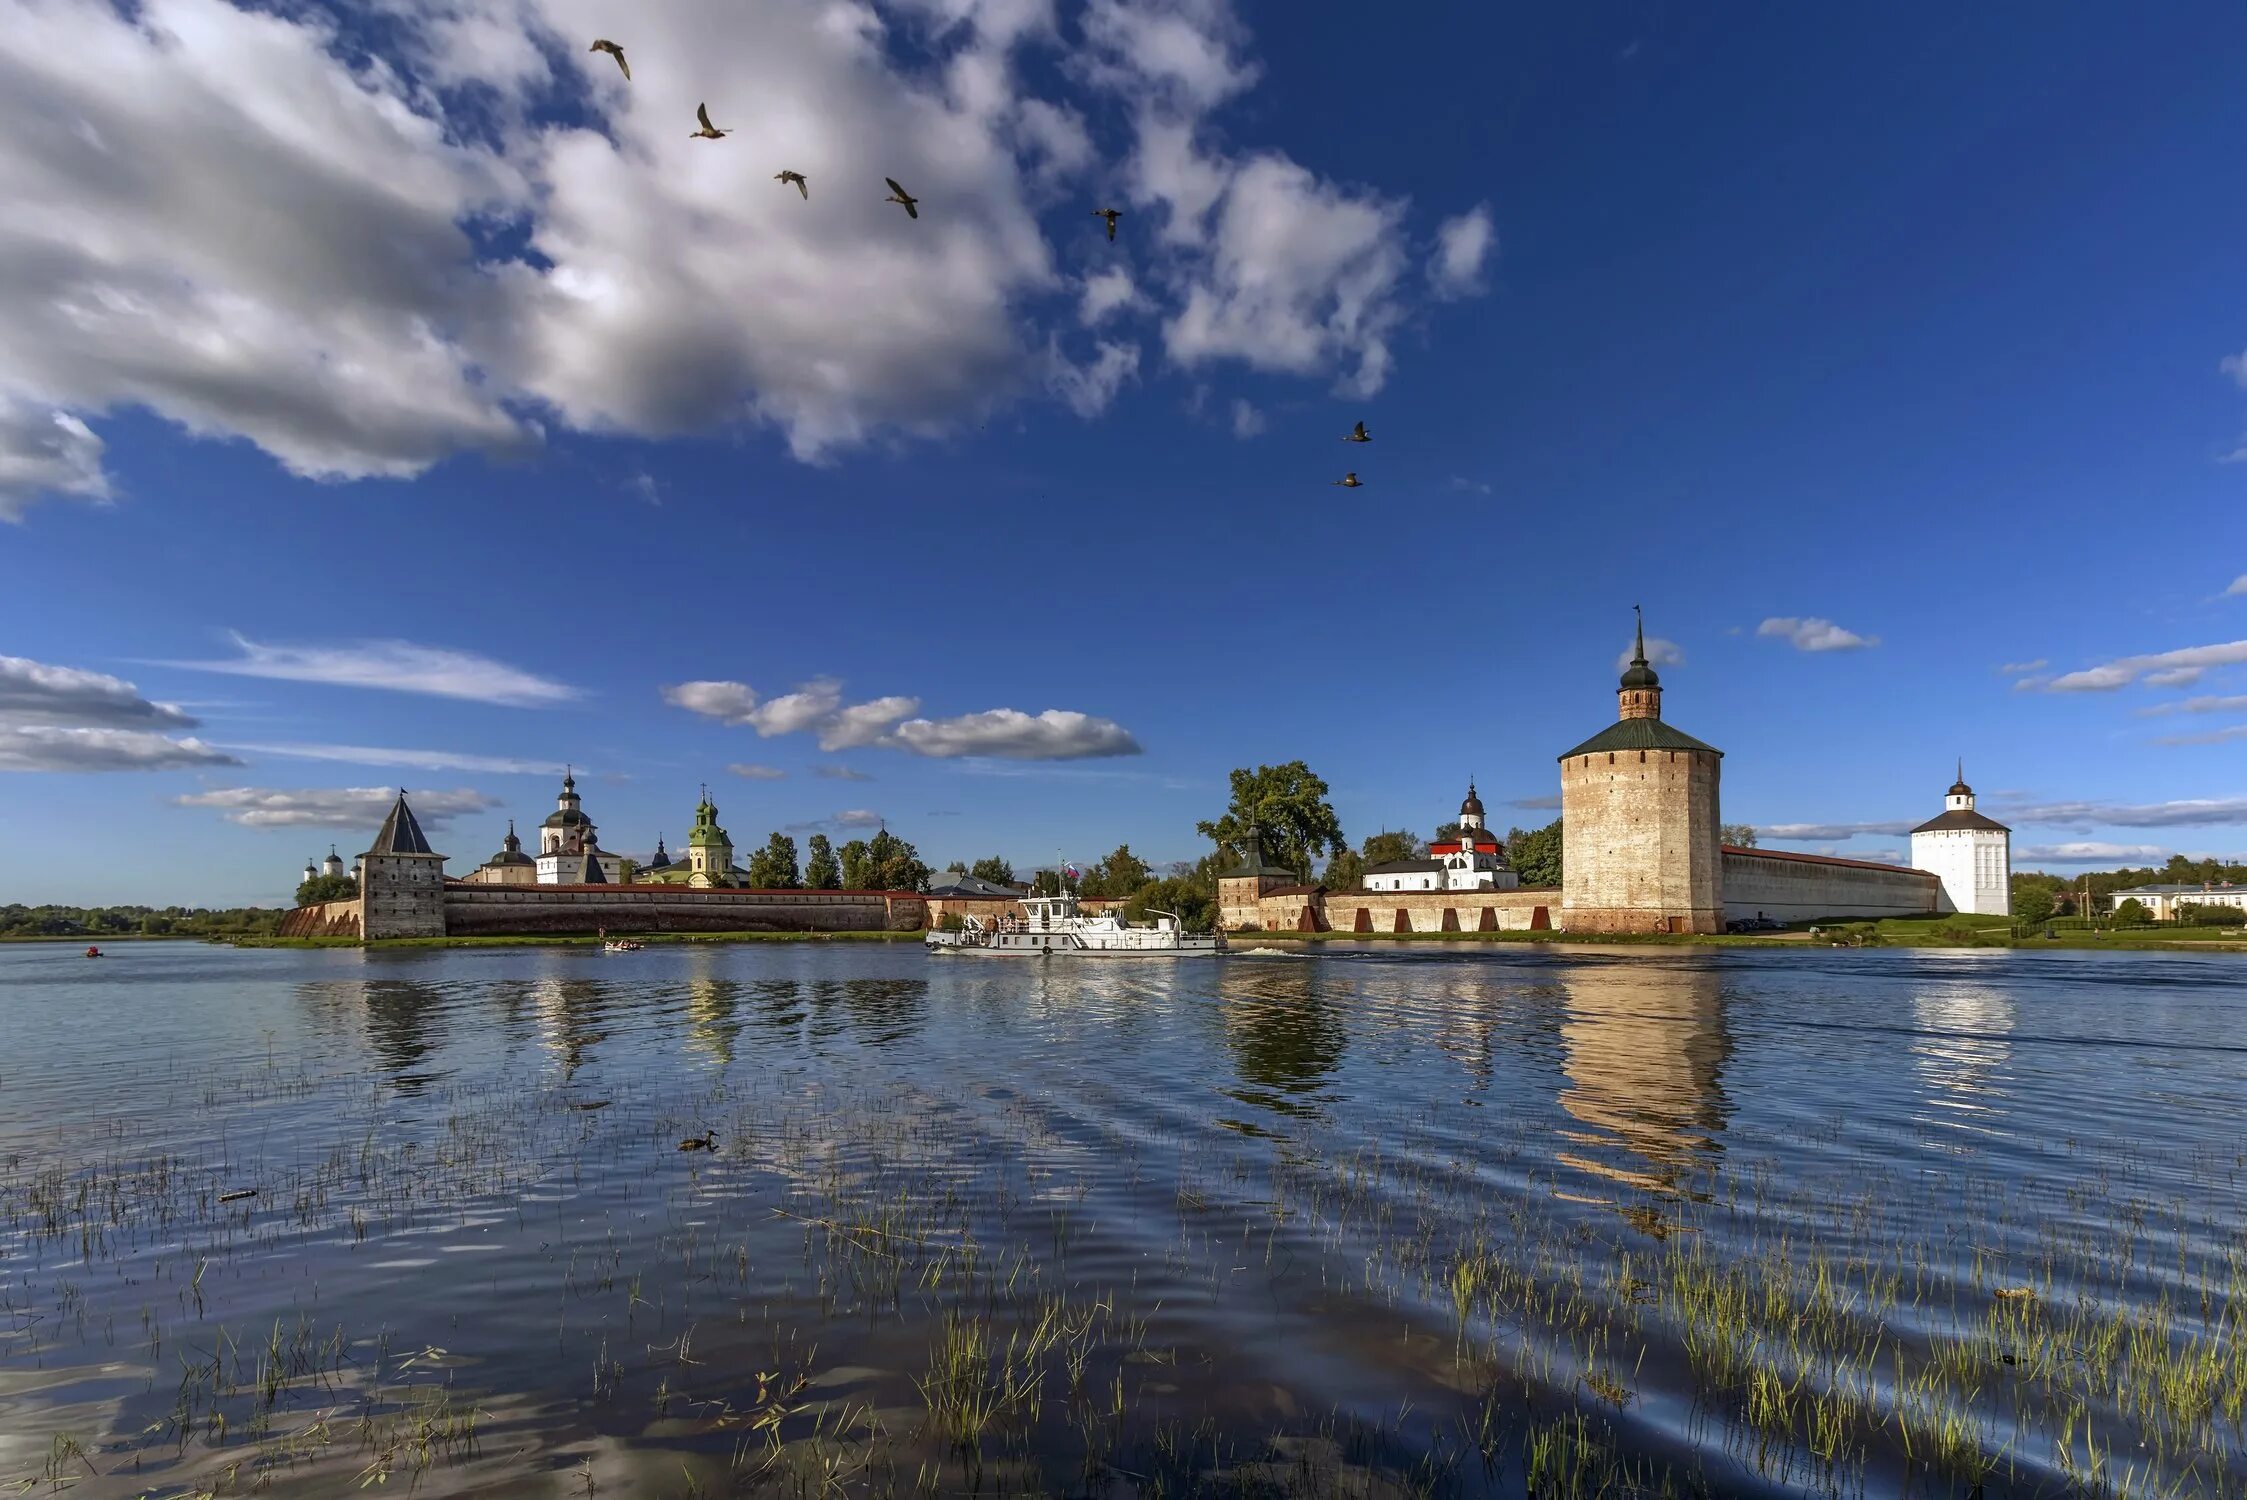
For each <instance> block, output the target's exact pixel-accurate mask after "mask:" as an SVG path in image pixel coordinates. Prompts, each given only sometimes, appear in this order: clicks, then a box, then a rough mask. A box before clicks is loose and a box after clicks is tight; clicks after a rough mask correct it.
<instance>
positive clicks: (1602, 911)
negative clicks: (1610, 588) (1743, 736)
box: [1560, 607, 1724, 932]
mask: <svg viewBox="0 0 2247 1500" xmlns="http://www.w3.org/2000/svg"><path fill="white" fill-rule="evenodd" d="M1634 608H1635V607H1634ZM1723 762H1724V752H1723V751H1721V750H1719V749H1717V748H1716V747H1715V746H1713V745H1708V744H1704V743H1703V742H1701V741H1700V740H1697V739H1695V738H1694V737H1693V736H1691V735H1689V734H1687V733H1685V732H1684V731H1683V730H1680V729H1676V728H1673V727H1672V726H1671V725H1669V724H1667V723H1665V722H1664V721H1663V718H1662V679H1661V677H1660V675H1659V674H1658V673H1656V672H1655V670H1654V667H1653V664H1652V663H1651V662H1650V661H1648V660H1647V656H1646V624H1645V619H1644V616H1643V615H1642V616H1641V617H1640V620H1639V623H1638V627H1637V635H1636V638H1635V640H1634V643H1633V648H1632V652H1631V659H1630V662H1629V664H1628V665H1627V666H1625V667H1624V669H1623V675H1622V680H1621V681H1620V683H1618V685H1617V688H1616V715H1615V722H1614V723H1612V724H1610V725H1608V726H1607V727H1606V728H1605V729H1603V730H1601V731H1600V732H1599V733H1598V734H1595V735H1593V736H1592V737H1591V738H1590V739H1588V740H1586V741H1584V742H1583V743H1582V744H1581V745H1578V746H1576V747H1575V748H1574V749H1573V750H1570V751H1568V752H1566V753H1565V754H1563V755H1562V756H1561V757H1560V807H1561V926H1562V927H1563V928H1564V929H1571V930H1575V931H1579V932H1718V931H1721V930H1722V929H1723V926H1724V867H1723V852H1722V844H1721V840H1720V839H1719V836H1718V828H1719V824H1720V813H1719V808H1718V783H1719V779H1720V776H1721V773H1722V769H1723Z"/></svg>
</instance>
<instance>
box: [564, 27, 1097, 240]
mask: <svg viewBox="0 0 2247 1500" xmlns="http://www.w3.org/2000/svg"><path fill="white" fill-rule="evenodd" d="M585 50H587V51H588V52H606V53H607V54H608V55H609V56H611V57H613V58H615V59H616V66H617V68H618V70H619V71H620V72H622V73H623V74H624V80H625V82H627V83H629V82H631V81H632V65H631V64H630V63H629V62H626V61H625V60H624V47H623V45H622V44H621V43H618V42H612V41H610V40H609V39H608V38H607V37H605V36H604V37H600V38H598V39H596V40H595V41H594V43H593V45H592V46H590V47H588V48H586V49H585ZM694 118H695V123H696V124H697V126H699V127H700V128H698V129H695V130H690V131H688V132H687V139H689V140H701V141H722V140H724V139H725V138H726V137H727V136H729V135H732V134H733V132H732V131H731V130H730V129H726V128H723V127H720V126H717V125H713V124H711V123H710V106H709V105H708V104H707V103H704V104H697V105H696V106H695V107H694ZM772 180H773V181H775V182H777V183H779V184H780V185H781V186H783V187H792V188H794V189H795V190H796V191H797V193H798V194H799V195H801V196H802V198H803V200H804V201H805V202H806V203H809V202H810V201H811V182H810V180H809V179H808V178H806V177H805V176H804V174H803V173H801V172H793V171H789V170H788V169H786V168H782V169H781V170H780V171H778V172H775V173H773V176H772ZM882 181H884V182H886V183H888V184H889V196H888V197H887V198H884V199H883V200H882V201H883V202H884V203H894V204H896V205H897V206H898V207H899V208H902V209H904V210H905V217H906V218H908V219H917V218H919V217H920V216H921V200H920V199H918V198H916V197H914V196H913V195H912V194H911V193H908V192H906V191H905V189H904V187H903V185H902V184H900V183H899V182H898V180H897V179H896V178H894V177H884V178H883V179H882ZM1092 216H1093V217H1094V218H1096V219H1105V220H1107V221H1108V239H1109V241H1110V242H1111V243H1112V242H1113V241H1114V240H1115V238H1116V221H1117V220H1118V219H1120V218H1122V217H1123V210H1122V209H1118V208H1096V209H1094V210H1093V211H1092Z"/></svg>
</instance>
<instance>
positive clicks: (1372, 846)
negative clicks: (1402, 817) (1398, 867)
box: [1358, 828, 1428, 865]
mask: <svg viewBox="0 0 2247 1500" xmlns="http://www.w3.org/2000/svg"><path fill="white" fill-rule="evenodd" d="M1427 853H1428V846H1427V845H1426V844H1423V843H1421V842H1420V835H1418V834H1416V833H1407V832H1405V831H1404V830H1403V829H1401V828H1400V829H1398V830H1397V831H1396V832H1395V833H1389V832H1386V831H1384V832H1381V833H1375V834H1369V835H1367V837H1366V841H1365V842H1364V843H1363V844H1361V845H1359V846H1358V857H1359V858H1360V859H1362V860H1364V861H1365V862H1366V864H1367V865H1385V864H1390V863H1393V862H1394V861H1396V860H1400V859H1425V858H1426V857H1427Z"/></svg>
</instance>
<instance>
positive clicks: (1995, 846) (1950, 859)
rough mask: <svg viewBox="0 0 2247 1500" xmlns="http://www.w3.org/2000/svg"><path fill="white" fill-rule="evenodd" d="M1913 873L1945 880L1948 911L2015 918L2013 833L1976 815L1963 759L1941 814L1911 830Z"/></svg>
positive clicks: (1943, 897) (1990, 819)
mask: <svg viewBox="0 0 2247 1500" xmlns="http://www.w3.org/2000/svg"><path fill="white" fill-rule="evenodd" d="M1912 868H1913V869H1915V870H1926V871H1928V872H1929V873H1930V874H1933V875H1936V876H1938V877H1940V878H1941V880H1942V882H1943V896H1942V909H1943V910H1944V911H1960V912H1973V913H1978V914H1981V915H1985V916H1995V917H2009V916H2011V915H2012V914H2013V830H2012V829H2010V828H2008V827H2006V826H2005V825H2004V824H2003V823H2000V822H1998V821H1997V820H1996V819H1994V818H1989V817H1985V816H1984V815H1983V814H1981V813H1978V812H1976V811H1975V810H1974V789H1973V788H1972V787H1970V786H1968V785H1967V784H1966V762H1965V761H1963V760H1962V761H1960V762H1959V763H1958V779H1957V780H1956V781H1954V782H1952V783H1951V789H1950V791H1949V792H1947V793H1945V794H1944V796H1943V811H1942V814H1941V815H1940V816H1939V817H1933V818H1929V819H1928V820H1927V821H1926V822H1924V823H1922V824H1920V825H1919V826H1918V827H1917V828H1914V829H1913V830H1912Z"/></svg>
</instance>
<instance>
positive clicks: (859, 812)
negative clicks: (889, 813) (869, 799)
mask: <svg viewBox="0 0 2247 1500" xmlns="http://www.w3.org/2000/svg"><path fill="white" fill-rule="evenodd" d="M833 821H834V824H835V826H836V827H837V828H879V827H881V826H882V815H881V814H880V813H878V812H874V811H871V810H870V809H867V808H863V807H852V808H846V809H845V810H843V811H842V812H839V813H837V814H835V816H834V819H833Z"/></svg>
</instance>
